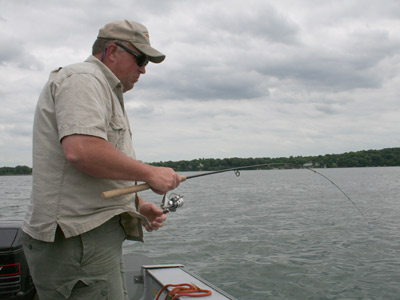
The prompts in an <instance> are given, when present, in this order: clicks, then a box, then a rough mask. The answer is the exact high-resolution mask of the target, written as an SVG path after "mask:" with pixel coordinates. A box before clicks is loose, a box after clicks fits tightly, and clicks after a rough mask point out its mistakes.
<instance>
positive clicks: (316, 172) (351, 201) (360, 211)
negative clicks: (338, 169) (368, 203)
mask: <svg viewBox="0 0 400 300" xmlns="http://www.w3.org/2000/svg"><path fill="white" fill-rule="evenodd" d="M306 169H307V170H310V171H311V172H314V173H315V174H318V175H320V176H322V177H323V178H325V179H326V180H328V181H329V182H330V183H332V184H333V185H334V186H335V187H336V188H337V189H338V190H339V191H341V192H342V194H343V195H345V197H346V198H347V199H348V200H349V201H350V203H351V204H353V206H354V207H355V208H356V209H357V210H358V212H359V213H360V214H361V216H363V218H364V220H365V221H366V222H367V224H368V226H371V224H370V223H369V221H368V219H367V217H366V216H365V215H364V213H363V212H362V210H361V209H360V208H359V207H358V206H357V204H356V203H355V202H354V201H353V200H351V198H350V197H349V196H348V195H347V194H346V193H345V192H344V191H343V190H342V189H341V188H340V187H339V186H338V185H337V184H336V183H334V182H333V181H332V180H331V179H329V178H328V177H326V176H325V175H324V174H322V173H320V172H318V171H316V170H314V169H311V168H306Z"/></svg>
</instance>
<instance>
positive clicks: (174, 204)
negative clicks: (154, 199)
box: [160, 193, 183, 214]
mask: <svg viewBox="0 0 400 300" xmlns="http://www.w3.org/2000/svg"><path fill="white" fill-rule="evenodd" d="M182 205H183V196H181V195H178V194H175V193H172V194H170V195H169V196H168V197H167V194H164V197H163V199H162V201H161V205H160V206H161V209H162V210H163V211H164V213H165V214H166V213H168V212H175V211H176V209H177V208H178V207H181V206H182Z"/></svg>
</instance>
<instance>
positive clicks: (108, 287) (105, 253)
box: [22, 216, 128, 300]
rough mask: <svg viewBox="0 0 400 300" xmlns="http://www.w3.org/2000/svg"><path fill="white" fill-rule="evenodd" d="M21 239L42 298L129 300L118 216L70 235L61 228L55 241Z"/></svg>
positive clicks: (44, 299)
mask: <svg viewBox="0 0 400 300" xmlns="http://www.w3.org/2000/svg"><path fill="white" fill-rule="evenodd" d="M22 239H23V248H24V253H25V256H26V258H27V261H28V265H29V269H30V271H31V275H32V278H33V282H34V284H35V287H36V290H37V293H38V295H39V299H40V300H56V299H57V300H61V299H68V300H78V299H79V300H83V299H85V300H89V299H93V300H95V299H96V300H102V299H108V300H128V294H127V291H126V282H125V272H124V267H123V260H122V242H123V241H124V239H125V232H124V230H123V228H122V226H121V225H120V217H119V216H116V217H114V218H112V219H110V220H109V221H107V222H106V223H104V224H103V225H101V226H99V227H97V228H95V229H93V230H91V231H89V232H86V233H83V234H81V235H79V236H75V237H71V238H68V239H66V238H65V237H64V234H63V233H62V231H61V229H60V228H58V229H57V233H56V238H55V241H54V242H53V243H48V242H43V241H38V240H35V239H33V238H31V237H30V236H29V235H27V234H25V233H23V235H22Z"/></svg>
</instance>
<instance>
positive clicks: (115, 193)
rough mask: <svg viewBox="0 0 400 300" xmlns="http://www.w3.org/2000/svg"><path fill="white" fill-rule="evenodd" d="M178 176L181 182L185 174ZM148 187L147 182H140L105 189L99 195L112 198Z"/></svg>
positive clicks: (144, 189)
mask: <svg viewBox="0 0 400 300" xmlns="http://www.w3.org/2000/svg"><path fill="white" fill-rule="evenodd" d="M180 177H181V182H183V181H185V180H186V179H187V178H186V177H185V176H180ZM148 189H150V186H149V185H148V184H147V183H142V184H139V185H134V186H129V187H126V188H120V189H115V190H110V191H105V192H103V193H101V197H102V198H103V199H109V198H114V197H117V196H122V195H127V194H132V193H139V192H142V191H146V190H148Z"/></svg>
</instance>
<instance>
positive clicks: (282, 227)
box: [0, 167, 400, 300]
mask: <svg viewBox="0 0 400 300" xmlns="http://www.w3.org/2000/svg"><path fill="white" fill-rule="evenodd" d="M318 171H319V172H321V173H322V174H324V175H325V176H327V177H328V178H329V179H331V180H332V181H333V182H334V183H335V184H337V185H338V186H339V187H340V188H341V189H342V190H343V191H344V192H345V193H346V194H347V195H348V196H349V197H350V199H351V200H352V201H354V203H355V204H356V205H357V206H358V208H359V209H360V210H361V211H362V213H363V215H364V216H365V218H366V219H365V218H364V216H363V215H361V214H360V212H359V211H358V210H357V208H355V207H354V206H353V204H352V203H351V202H350V201H349V200H348V199H347V198H346V196H345V195H343V193H342V192H340V191H339V190H338V189H337V188H336V187H335V186H334V185H333V184H331V183H330V182H329V181H328V180H326V179H325V178H323V177H322V176H320V175H318V174H315V173H313V172H310V171H309V170H304V169H303V170H270V171H242V172H241V175H240V177H236V176H235V174H234V173H233V172H228V173H221V174H216V175H211V176H206V177H200V178H193V179H190V180H187V181H186V182H184V183H182V184H181V186H180V187H179V188H178V189H177V190H176V191H175V192H176V193H179V194H182V195H183V196H184V200H185V204H184V205H183V207H181V208H178V210H177V212H175V213H169V214H168V215H167V217H168V220H167V222H166V224H165V226H164V227H163V228H162V229H161V230H159V231H157V232H152V233H146V234H145V241H146V242H145V243H144V244H141V243H136V242H126V243H125V245H124V252H125V253H140V254H145V255H148V256H150V257H152V258H153V259H155V260H156V262H157V263H161V264H163V263H182V264H184V265H185V267H186V268H187V269H188V270H190V271H193V272H195V273H197V274H199V275H200V276H202V277H203V278H205V279H207V280H208V281H210V282H211V283H213V284H215V285H216V286H218V287H220V288H222V289H223V290H225V291H226V292H228V293H229V294H231V295H233V296H234V297H236V298H238V299H243V300H264V299H400V196H399V195H400V167H390V168H389V167H388V168H351V169H350V168H349V169H318ZM190 174H193V173H186V174H182V175H190ZM30 184H31V177H30V176H5V177H0V188H1V195H0V203H1V211H0V219H2V220H4V219H21V218H23V216H24V210H25V209H26V205H27V202H28V201H29V194H30V190H31V187H30ZM141 195H142V197H143V198H145V199H146V200H148V201H153V202H156V203H159V202H160V201H161V197H160V196H158V195H155V194H153V193H151V192H149V191H146V192H142V193H141Z"/></svg>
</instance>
